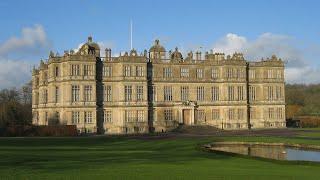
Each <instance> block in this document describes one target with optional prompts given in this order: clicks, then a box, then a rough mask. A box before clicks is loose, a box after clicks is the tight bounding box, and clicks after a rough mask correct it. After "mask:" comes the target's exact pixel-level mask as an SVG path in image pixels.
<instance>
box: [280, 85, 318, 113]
mask: <svg viewBox="0 0 320 180" xmlns="http://www.w3.org/2000/svg"><path fill="white" fill-rule="evenodd" d="M285 93H286V104H287V108H286V117H287V118H292V117H296V116H320V84H311V85H302V84H287V85H286V92H285Z"/></svg>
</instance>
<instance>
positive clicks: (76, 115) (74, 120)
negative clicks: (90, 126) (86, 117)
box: [72, 112, 80, 124]
mask: <svg viewBox="0 0 320 180" xmlns="http://www.w3.org/2000/svg"><path fill="white" fill-rule="evenodd" d="M78 123H80V113H79V112H72V124H78Z"/></svg>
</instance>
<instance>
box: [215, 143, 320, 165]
mask: <svg viewBox="0 0 320 180" xmlns="http://www.w3.org/2000/svg"><path fill="white" fill-rule="evenodd" d="M210 149H211V150H214V151H223V152H230V153H235V154H242V155H248V156H253V157H262V158H268V159H276V160H288V161H314V162H320V150H319V151H315V150H306V149H301V148H293V147H287V146H284V145H257V144H214V145H211V147H210Z"/></svg>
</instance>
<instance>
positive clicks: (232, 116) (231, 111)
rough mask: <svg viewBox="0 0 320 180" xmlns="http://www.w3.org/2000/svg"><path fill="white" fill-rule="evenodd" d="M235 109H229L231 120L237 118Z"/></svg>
mask: <svg viewBox="0 0 320 180" xmlns="http://www.w3.org/2000/svg"><path fill="white" fill-rule="evenodd" d="M235 116H236V115H235V109H229V111H228V118H229V120H235V119H236V118H235Z"/></svg>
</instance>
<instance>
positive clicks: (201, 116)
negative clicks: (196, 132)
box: [196, 110, 206, 121]
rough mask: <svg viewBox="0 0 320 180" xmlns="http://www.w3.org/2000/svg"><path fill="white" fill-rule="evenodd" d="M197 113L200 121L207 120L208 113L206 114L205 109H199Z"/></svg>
mask: <svg viewBox="0 0 320 180" xmlns="http://www.w3.org/2000/svg"><path fill="white" fill-rule="evenodd" d="M196 113H197V120H198V121H205V118H206V114H205V112H204V110H197V111H196Z"/></svg>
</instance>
